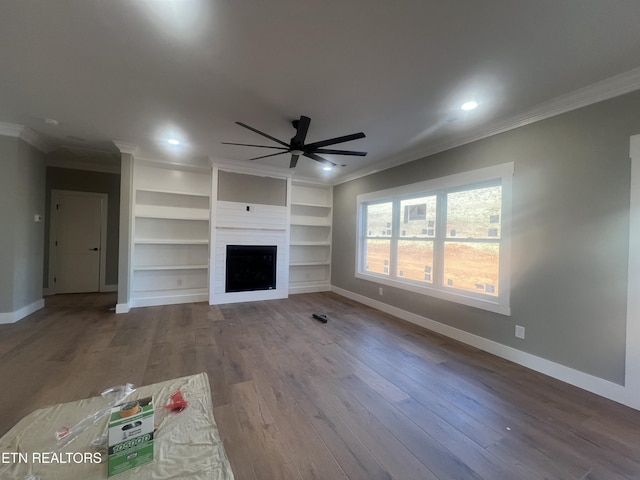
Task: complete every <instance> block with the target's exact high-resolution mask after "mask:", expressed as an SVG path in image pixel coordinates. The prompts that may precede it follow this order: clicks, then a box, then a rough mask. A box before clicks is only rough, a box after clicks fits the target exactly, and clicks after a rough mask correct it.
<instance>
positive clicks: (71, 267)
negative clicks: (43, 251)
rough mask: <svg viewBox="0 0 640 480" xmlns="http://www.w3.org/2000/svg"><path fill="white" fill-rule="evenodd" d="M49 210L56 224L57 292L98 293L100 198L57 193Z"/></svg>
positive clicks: (100, 224) (54, 243) (78, 193)
mask: <svg viewBox="0 0 640 480" xmlns="http://www.w3.org/2000/svg"><path fill="white" fill-rule="evenodd" d="M52 203H53V199H52ZM52 208H53V209H55V210H54V215H53V216H52V217H54V221H55V223H56V225H55V240H54V242H53V246H52V248H55V249H56V251H55V258H56V262H55V263H56V268H55V273H54V283H55V291H56V293H84V292H97V291H99V290H100V249H101V247H102V246H101V245H100V239H101V228H102V198H101V197H100V196H99V195H97V196H92V195H89V194H86V193H83V192H77V193H74V192H57V195H56V199H55V204H53V205H52ZM52 227H53V225H52Z"/></svg>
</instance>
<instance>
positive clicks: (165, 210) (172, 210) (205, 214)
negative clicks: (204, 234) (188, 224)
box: [135, 205, 209, 221]
mask: <svg viewBox="0 0 640 480" xmlns="http://www.w3.org/2000/svg"><path fill="white" fill-rule="evenodd" d="M135 215H136V217H142V218H164V219H173V220H203V221H209V210H205V209H203V208H185V207H167V206H160V205H136V214H135Z"/></svg>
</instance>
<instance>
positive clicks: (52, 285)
mask: <svg viewBox="0 0 640 480" xmlns="http://www.w3.org/2000/svg"><path fill="white" fill-rule="evenodd" d="M68 195H74V196H81V197H94V198H99V199H100V247H99V248H100V266H99V270H100V273H99V277H100V278H99V282H98V283H99V287H98V288H99V290H98V291H99V292H106V291H110V290H109V289H108V288H107V285H106V266H107V206H108V198H109V196H108V195H107V194H106V193H98V192H81V191H76V190H54V189H52V190H51V210H50V215H49V218H50V219H51V222H50V224H49V278H48V282H49V288H48V289H47V291H48V293H49V294H51V295H55V294H57V293H58V291H57V290H58V288H57V285H56V282H54V280H53V279H54V277H55V276H56V269H57V266H58V263H57V262H58V258H57V249H56V248H53V245H54V242H55V241H56V237H57V233H58V228H59V221H60V220H59V217H58V214H57V211H58V210H57V209H56V204H58V203H60V200H61V198H64V197H65V196H68Z"/></svg>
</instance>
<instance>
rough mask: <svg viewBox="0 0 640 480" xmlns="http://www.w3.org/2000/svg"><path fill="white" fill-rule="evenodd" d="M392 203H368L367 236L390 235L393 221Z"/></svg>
mask: <svg viewBox="0 0 640 480" xmlns="http://www.w3.org/2000/svg"><path fill="white" fill-rule="evenodd" d="M392 205H393V204H392V203H391V202H387V203H377V204H374V205H367V225H366V231H365V234H366V236H367V237H390V236H391V221H392V218H391V216H392V212H393V208H392Z"/></svg>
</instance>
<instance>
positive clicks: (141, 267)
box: [133, 265, 209, 271]
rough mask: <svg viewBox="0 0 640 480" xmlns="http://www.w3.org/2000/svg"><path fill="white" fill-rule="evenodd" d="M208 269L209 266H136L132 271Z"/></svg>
mask: <svg viewBox="0 0 640 480" xmlns="http://www.w3.org/2000/svg"><path fill="white" fill-rule="evenodd" d="M207 268H209V265H136V266H134V267H133V269H134V270H137V271H141V270H202V269H207Z"/></svg>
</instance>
